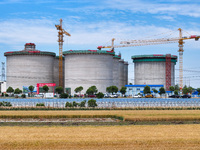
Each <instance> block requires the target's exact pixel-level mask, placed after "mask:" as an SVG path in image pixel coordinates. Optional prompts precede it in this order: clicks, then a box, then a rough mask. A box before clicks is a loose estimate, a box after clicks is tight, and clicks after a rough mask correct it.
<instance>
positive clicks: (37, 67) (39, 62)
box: [6, 55, 54, 89]
mask: <svg viewBox="0 0 200 150" xmlns="http://www.w3.org/2000/svg"><path fill="white" fill-rule="evenodd" d="M53 63H54V56H51V55H10V56H7V60H6V70H7V75H6V77H7V87H9V86H11V87H13V88H14V89H16V88H20V89H22V88H23V86H30V85H34V86H36V84H37V83H52V82H53V66H54V64H53Z"/></svg>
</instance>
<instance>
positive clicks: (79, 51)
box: [63, 50, 115, 55]
mask: <svg viewBox="0 0 200 150" xmlns="http://www.w3.org/2000/svg"><path fill="white" fill-rule="evenodd" d="M70 54H109V55H115V52H113V51H102V50H69V51H64V52H63V55H70Z"/></svg>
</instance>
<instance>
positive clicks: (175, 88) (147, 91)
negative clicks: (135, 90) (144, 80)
mask: <svg viewBox="0 0 200 150" xmlns="http://www.w3.org/2000/svg"><path fill="white" fill-rule="evenodd" d="M169 90H170V91H171V92H174V94H175V95H178V94H179V92H180V90H181V89H180V88H179V86H178V85H175V86H170V87H169ZM194 90H195V89H194V88H192V87H191V86H189V87H187V86H186V85H185V86H184V87H183V89H182V92H183V94H188V93H190V94H192V93H193V92H194ZM152 91H153V92H154V93H159V94H160V95H162V94H165V93H166V91H165V89H164V88H163V87H161V88H160V89H159V91H157V90H156V89H152ZM196 91H197V92H198V95H200V88H197V90H196ZM143 92H144V94H150V93H151V90H150V87H149V86H145V87H144V90H143Z"/></svg>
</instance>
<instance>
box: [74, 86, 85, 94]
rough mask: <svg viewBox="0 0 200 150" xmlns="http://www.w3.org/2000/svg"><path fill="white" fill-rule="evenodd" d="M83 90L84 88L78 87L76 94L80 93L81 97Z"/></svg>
mask: <svg viewBox="0 0 200 150" xmlns="http://www.w3.org/2000/svg"><path fill="white" fill-rule="evenodd" d="M82 90H83V87H82V86H79V87H77V88H76V89H75V90H74V91H75V92H76V93H78V92H79V94H80V95H81V91H82Z"/></svg>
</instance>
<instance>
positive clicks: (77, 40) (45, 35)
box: [0, 19, 200, 49]
mask: <svg viewBox="0 0 200 150" xmlns="http://www.w3.org/2000/svg"><path fill="white" fill-rule="evenodd" d="M64 21H65V20H64ZM58 23H59V22H56V23H55V22H54V21H51V20H47V19H37V20H7V21H4V22H0V26H1V28H0V43H1V44H10V43H12V45H17V44H19V43H23V44H24V43H26V42H34V43H37V44H43V45H45V44H50V45H57V38H58V37H57V34H58V33H57V30H56V28H55V24H58ZM64 24H65V26H64V28H65V30H66V31H67V32H69V33H70V34H71V37H66V36H65V37H64V40H65V41H68V44H69V45H76V46H77V47H80V46H81V45H87V46H88V49H90V46H94V45H96V46H99V45H110V44H111V39H112V38H116V44H119V42H120V41H121V40H127V39H152V38H153V39H154V38H163V37H166V34H162V33H167V35H169V34H170V33H171V32H172V30H171V29H169V28H166V27H159V26H155V25H146V26H140V25H134V26H133V25H130V24H128V23H121V22H114V21H108V22H95V23H75V24H73V23H70V24H67V25H66V23H65V22H64ZM176 30H177V29H176ZM187 31H188V32H189V33H191V34H200V31H199V30H197V31H195V29H194V30H193V29H187ZM155 34H156V35H157V36H153V35H155ZM173 37H178V31H176V34H173ZM166 38H167V37H166Z"/></svg>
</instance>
